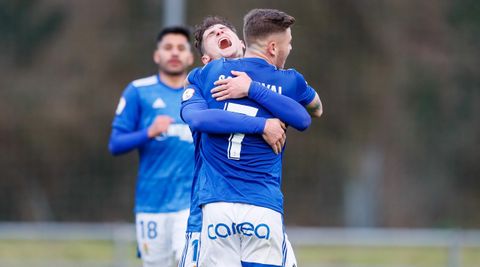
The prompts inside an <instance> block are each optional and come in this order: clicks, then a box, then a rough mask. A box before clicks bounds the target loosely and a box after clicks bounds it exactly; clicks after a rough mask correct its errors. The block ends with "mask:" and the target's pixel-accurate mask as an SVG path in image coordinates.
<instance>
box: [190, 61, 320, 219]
mask: <svg viewBox="0 0 480 267" xmlns="http://www.w3.org/2000/svg"><path fill="white" fill-rule="evenodd" d="M232 70H237V71H244V72H246V73H247V74H248V75H249V76H250V77H251V78H252V80H254V81H257V82H260V83H262V84H264V85H265V86H266V87H267V88H269V89H270V90H272V91H275V92H277V93H279V94H283V95H285V96H288V97H290V98H292V99H294V100H296V101H297V102H299V103H301V104H303V105H306V104H308V103H309V102H310V101H312V100H313V98H314V96H315V91H314V90H313V89H312V88H311V87H309V86H308V85H307V84H306V82H305V80H304V78H303V76H302V75H301V74H299V73H298V72H297V71H295V70H279V69H277V68H275V67H274V66H273V65H270V64H268V63H267V62H266V61H265V60H263V59H259V58H243V59H235V60H227V59H219V60H216V61H212V62H210V63H209V64H207V65H206V66H205V67H204V68H203V69H202V70H201V71H200V72H197V73H196V75H189V81H190V83H191V84H192V85H193V86H192V88H194V89H191V91H190V92H189V94H188V99H185V98H184V106H185V105H188V103H189V102H190V101H192V102H194V101H195V100H196V99H197V98H199V97H200V98H203V99H204V100H206V102H207V104H208V107H209V108H216V109H224V110H227V111H231V112H238V113H242V114H245V115H248V116H259V117H265V118H272V117H273V116H272V114H271V113H270V112H269V111H268V110H266V109H265V108H263V107H262V106H261V105H259V104H258V103H256V102H254V101H252V100H250V99H248V98H242V99H232V100H227V101H216V100H215V99H213V98H212V97H211V93H210V90H211V89H212V88H213V87H214V84H213V83H214V82H215V81H216V80H218V79H225V78H227V77H229V76H230V75H231V71H232ZM187 90H188V89H187ZM191 94H193V95H191ZM184 97H185V95H184ZM200 154H201V158H202V160H203V162H202V166H201V168H200V170H199V171H198V181H197V188H196V191H197V194H198V198H199V199H198V201H199V204H200V205H203V204H207V203H211V202H219V201H223V202H237V203H246V204H251V205H257V206H262V207H266V208H270V209H273V210H276V211H278V212H281V213H283V195H282V192H281V188H280V187H281V171H282V164H281V161H282V154H280V155H276V154H275V153H274V152H273V150H272V148H271V147H270V146H269V145H268V144H267V143H266V142H265V141H264V140H263V138H262V136H261V135H255V134H206V133H202V135H201V150H200Z"/></svg>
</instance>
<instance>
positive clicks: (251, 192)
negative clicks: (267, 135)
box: [182, 10, 321, 266]
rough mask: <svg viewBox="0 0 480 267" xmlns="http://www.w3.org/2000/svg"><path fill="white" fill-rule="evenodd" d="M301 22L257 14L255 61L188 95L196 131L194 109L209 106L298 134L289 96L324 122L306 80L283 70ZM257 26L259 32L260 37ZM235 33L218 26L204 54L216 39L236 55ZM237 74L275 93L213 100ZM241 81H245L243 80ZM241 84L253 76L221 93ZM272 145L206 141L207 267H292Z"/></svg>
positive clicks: (214, 75)
mask: <svg viewBox="0 0 480 267" xmlns="http://www.w3.org/2000/svg"><path fill="white" fill-rule="evenodd" d="M293 21H294V19H293V18H292V17H290V16H288V15H286V14H285V13H283V12H280V11H276V10H254V11H252V12H250V13H249V14H248V15H247V16H246V18H245V26H246V28H245V37H246V38H247V44H248V45H249V46H248V47H247V56H251V58H248V59H245V60H236V61H228V60H221V61H214V62H212V63H211V64H209V65H207V66H206V67H205V68H204V69H203V70H202V71H201V73H199V74H198V75H197V76H198V77H197V78H195V79H194V80H196V81H194V82H193V83H194V84H195V85H197V86H198V87H197V88H196V89H193V88H188V89H187V90H186V91H185V93H184V101H185V105H184V107H183V109H182V114H183V117H184V119H185V120H186V121H187V122H188V123H189V125H190V126H191V127H192V125H194V127H193V128H195V127H198V125H197V124H198V123H197V122H198V118H197V117H196V116H195V115H194V114H190V113H191V112H189V110H190V108H191V106H198V103H199V102H200V100H199V99H202V98H203V99H204V101H206V103H207V105H208V107H209V108H214V109H215V108H216V109H219V108H222V107H223V108H224V109H226V110H228V111H232V112H237V113H243V114H247V115H249V116H252V117H254V118H255V117H257V118H262V117H263V118H270V117H272V115H273V116H278V117H279V118H282V120H285V121H289V122H291V125H292V126H293V127H295V126H294V125H295V119H292V118H291V117H289V115H292V114H294V112H293V113H292V114H289V113H291V111H295V109H288V108H286V106H283V105H281V104H282V102H281V101H283V99H281V97H283V96H281V95H280V94H284V95H287V96H289V97H291V98H293V99H295V100H296V101H298V102H299V103H302V104H303V105H306V106H317V107H319V108H317V110H316V112H314V113H313V114H321V104H319V98H318V95H317V94H316V93H315V91H313V89H311V88H310V87H308V86H307V85H306V83H305V81H304V80H303V77H302V76H301V75H300V74H298V73H297V72H295V71H293V70H289V71H280V70H278V69H277V68H275V66H277V67H283V64H284V63H285V59H286V56H287V55H288V52H289V50H290V40H291V34H290V28H289V27H290V25H292V24H293ZM259 22H261V23H266V24H268V25H267V26H268V27H266V29H263V32H262V29H259V25H260V24H261V23H259ZM252 23H253V24H256V25H255V27H253V29H252V27H251V26H252V25H251V24H252ZM263 26H264V25H263ZM247 27H250V30H249V31H250V32H249V31H247V30H246V29H247ZM259 30H260V32H262V34H263V35H260V36H259V37H258V38H257V39H255V40H250V42H249V41H248V40H249V39H248V37H249V36H251V33H252V31H253V32H256V31H259ZM229 31H230V29H229V27H225V25H222V24H217V25H213V26H211V29H210V28H208V29H207V30H206V31H204V32H203V35H202V36H203V37H204V41H205V43H204V45H203V48H205V47H206V46H207V47H208V45H206V44H207V43H208V40H209V39H208V38H209V36H213V37H214V39H216V41H217V42H216V44H218V45H217V47H218V48H219V49H220V50H223V49H225V48H230V47H233V45H234V44H235V41H232V40H231V39H229V38H232V36H233V35H231V34H225V32H229ZM249 34H250V35H249ZM229 35H230V36H229ZM235 36H236V35H235ZM237 38H238V37H237ZM285 40H286V42H285ZM257 41H258V42H261V43H263V44H266V45H265V47H264V50H263V51H262V50H260V51H262V53H258V54H255V53H254V49H256V48H258V47H259V46H260V43H256V42H257ZM282 41H284V42H282ZM213 43H215V42H213ZM250 44H252V46H250ZM201 47H202V46H201ZM249 49H250V50H249ZM261 58H262V59H261ZM203 59H204V57H202V60H203ZM269 63H271V64H274V65H275V66H272V65H271V64H269ZM249 65H250V68H249ZM232 70H244V71H247V73H249V74H250V75H251V76H252V77H253V78H254V80H256V81H262V82H264V84H265V85H266V86H267V87H269V89H270V90H265V87H264V86H262V85H260V84H259V83H256V82H253V83H252V82H251V80H250V81H249V83H250V84H249V86H247V89H248V91H247V92H246V93H247V95H248V97H249V99H239V100H230V101H227V102H225V101H220V102H217V101H216V100H215V99H214V98H213V97H212V96H211V95H210V89H212V88H211V85H212V84H213V83H214V81H216V80H217V79H220V80H222V78H225V77H227V76H229V75H230V74H231V71H232ZM235 73H236V74H240V76H242V75H243V74H242V73H241V72H234V74H235ZM239 78H243V79H244V80H245V78H248V76H246V74H245V76H244V77H237V78H234V79H228V80H229V81H228V82H226V83H218V82H217V84H219V85H220V87H219V88H216V89H214V93H217V92H224V91H228V90H230V88H231V87H230V85H232V83H233V81H234V80H235V79H239ZM248 79H249V78H248ZM248 79H247V81H248ZM221 87H223V88H221ZM272 91H275V92H277V93H279V94H278V96H279V97H280V99H279V102H278V103H276V104H277V105H279V104H280V105H279V106H280V108H278V106H277V107H275V106H272V103H269V101H265V99H268V97H270V93H272ZM232 92H234V91H230V92H229V93H228V95H226V94H223V95H220V96H218V95H217V99H218V100H221V99H220V98H222V97H223V98H224V99H225V98H230V97H235V94H230V93H232ZM274 94H275V93H274ZM275 95H277V94H275ZM214 96H215V95H214ZM284 98H286V97H284ZM290 100H291V99H290ZM274 104H275V103H274ZM318 109H320V112H318ZM285 110H286V112H285ZM289 124H290V123H289ZM308 124H309V121H308ZM296 125H297V127H299V128H302V126H298V124H296ZM304 126H305V125H304ZM306 126H308V125H306ZM297 127H295V128H297ZM305 128H306V127H305ZM297 129H298V128H297ZM303 129H304V128H303ZM268 145H269V144H267V143H266V142H265V141H264V140H262V138H261V136H260V137H259V136H258V135H244V134H230V135H211V134H202V135H201V137H200V145H199V146H197V149H200V157H201V158H202V164H201V168H200V170H198V179H199V181H200V182H198V183H197V186H198V188H197V189H196V191H197V192H198V196H195V195H193V196H192V199H194V198H197V201H198V203H199V204H200V205H203V226H202V228H201V229H202V245H201V246H202V249H201V250H200V264H199V266H241V265H242V266H284V264H285V262H284V260H285V259H284V257H285V256H286V255H285V246H286V243H285V242H286V240H285V235H284V232H283V224H282V213H283V199H282V198H283V197H282V194H281V192H280V181H281V176H280V173H281V156H279V155H276V153H273V151H272V150H271V149H270V147H269V146H268ZM192 206H193V205H192ZM240 264H241V265H240ZM289 266H293V265H289Z"/></svg>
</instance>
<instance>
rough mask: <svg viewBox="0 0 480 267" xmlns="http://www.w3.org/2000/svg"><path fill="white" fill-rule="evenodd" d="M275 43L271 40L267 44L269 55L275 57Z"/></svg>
mask: <svg viewBox="0 0 480 267" xmlns="http://www.w3.org/2000/svg"><path fill="white" fill-rule="evenodd" d="M277 50H278V49H277V44H276V43H275V42H274V41H271V42H269V43H268V44H267V52H268V54H269V55H270V56H272V57H275V56H276V55H277Z"/></svg>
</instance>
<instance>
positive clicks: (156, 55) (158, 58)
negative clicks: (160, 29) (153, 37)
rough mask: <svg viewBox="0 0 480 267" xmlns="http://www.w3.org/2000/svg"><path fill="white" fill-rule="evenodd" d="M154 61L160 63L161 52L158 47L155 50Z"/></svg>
mask: <svg viewBox="0 0 480 267" xmlns="http://www.w3.org/2000/svg"><path fill="white" fill-rule="evenodd" d="M152 57H153V62H155V63H157V65H158V64H160V53H158V49H155V51H153V56H152Z"/></svg>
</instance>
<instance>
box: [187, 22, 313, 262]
mask: <svg viewBox="0 0 480 267" xmlns="http://www.w3.org/2000/svg"><path fill="white" fill-rule="evenodd" d="M195 39H196V40H195V44H196V46H197V48H199V50H200V52H201V54H202V61H203V63H207V62H209V61H210V60H212V59H216V58H218V57H221V56H224V57H238V55H239V54H242V53H241V52H243V50H241V48H242V47H243V44H242V43H241V42H240V40H239V39H238V36H237V35H236V33H235V29H234V28H233V26H231V24H229V23H228V22H227V21H222V20H221V19H218V18H215V17H207V18H206V19H205V20H204V22H203V23H202V24H201V25H199V26H198V27H197V30H196V32H195ZM239 48H240V49H239ZM239 51H241V52H239ZM285 58H286V57H285ZM207 67H208V66H207ZM232 73H233V74H235V75H239V77H237V78H234V79H231V78H230V79H226V80H222V81H227V80H228V82H224V83H217V84H218V85H220V86H219V87H217V88H215V89H214V90H213V92H214V97H215V98H217V100H224V99H227V98H232V97H237V98H238V97H243V96H248V97H250V98H251V100H254V101H258V103H260V104H261V105H263V107H264V108H266V109H267V110H269V109H271V110H269V111H270V112H272V114H273V115H274V116H277V117H283V118H282V119H284V120H285V121H289V124H290V123H291V125H292V126H293V127H294V128H297V129H299V128H300V129H302V128H303V127H304V126H302V125H299V124H298V123H297V122H298V121H300V122H301V121H302V117H301V116H300V117H297V118H295V117H289V116H288V114H285V112H283V113H282V111H281V110H279V108H278V107H279V106H280V108H281V109H283V110H287V111H289V112H290V113H291V114H295V111H298V110H296V109H295V108H296V107H295V106H290V103H288V101H287V102H283V101H285V99H282V96H281V95H280V94H281V93H282V92H281V91H279V92H278V91H277V92H278V93H280V94H276V93H273V98H272V96H267V95H268V93H270V92H271V90H273V88H265V87H264V86H261V85H260V84H256V86H258V87H259V88H257V89H261V90H262V91H261V93H267V95H265V94H264V96H263V97H259V96H258V95H256V94H251V95H250V94H248V89H249V87H250V83H251V80H250V78H249V77H248V76H247V75H246V74H245V73H242V72H232ZM192 75H195V73H191V74H190V76H192ZM190 76H189V79H194V78H191V77H190ZM236 87H239V88H240V87H243V88H244V89H242V90H246V91H244V92H243V93H239V92H240V91H239V90H236ZM298 87H300V88H305V84H303V85H300V86H298ZM268 89H270V90H268ZM189 90H190V91H189ZM195 90H198V89H194V88H189V89H187V90H186V91H185V94H184V100H185V101H186V103H187V104H186V105H185V106H184V109H183V110H182V111H183V112H184V118H185V117H191V114H189V113H191V110H190V111H186V110H188V109H191V107H192V106H194V105H195V106H197V107H196V108H197V110H198V107H200V106H199V103H201V102H202V101H203V102H204V101H205V100H204V99H203V100H199V99H200V98H198V97H194V96H193V95H194V94H197V96H198V94H199V92H195ZM280 90H281V88H280ZM307 91H308V92H309V94H310V96H308V97H305V98H304V101H300V102H303V103H302V104H304V105H306V106H310V107H311V106H318V108H316V109H315V108H313V109H312V113H313V115H317V116H320V115H321V103H320V100H319V98H318V95H317V94H316V93H315V92H314V91H313V89H311V88H309V89H307ZM202 93H205V91H202ZM242 94H243V95H242ZM287 94H288V92H287ZM312 96H313V98H312ZM275 97H277V98H275ZM190 98H191V99H193V101H188V100H189V99H190ZM283 98H285V97H283ZM289 100H290V101H293V100H292V99H289ZM297 100H298V99H297ZM310 100H311V101H310ZM189 102H190V104H188V103H189ZM270 102H271V103H270ZM191 103H194V104H191ZM227 105H228V104H227ZM272 105H276V107H274V106H272ZM297 105H298V104H297ZM240 106H241V105H240ZM298 106H299V105H298ZM236 107H238V106H236ZM299 107H300V108H302V107H301V106H299ZM241 108H242V107H240V110H241ZM227 109H228V108H227ZM302 109H303V108H302ZM234 112H235V111H234ZM236 112H238V110H237V111H236ZM195 113H197V114H195V116H194V117H196V118H194V124H195V125H198V124H199V122H198V119H199V118H201V117H202V116H198V115H199V114H198V113H199V112H198V111H197V112H195ZM298 113H301V111H300V112H298ZM202 114H205V113H203V112H202ZM239 115H240V114H239ZM251 118H258V117H251ZM190 119H191V118H190ZM186 120H187V121H188V120H189V118H187V119H186ZM292 120H293V121H292ZM295 120H296V121H295ZM201 122H202V123H203V124H206V123H209V122H208V121H203V120H202V121H201ZM227 123H228V122H227ZM308 123H309V122H308ZM189 124H190V123H189ZM303 129H304V128H303ZM237 133H245V132H242V131H238V132H237ZM194 135H195V131H194ZM235 136H237V137H238V136H239V135H238V134H235V135H233V134H232V135H231V136H230V137H233V138H232V139H234V138H235ZM263 136H264V135H263ZM264 139H265V138H264ZM265 141H267V140H266V139H265ZM283 141H284V140H283ZM240 142H242V141H240ZM267 143H268V141H267ZM231 145H232V146H235V145H238V143H237V144H235V142H232V143H231ZM269 145H271V144H270V143H269ZM281 145H283V143H281ZM228 148H229V149H230V148H231V147H230V145H229V147H228ZM272 148H273V150H274V151H275V150H276V149H275V146H274V145H273V146H272ZM280 150H281V148H280ZM276 152H279V151H276ZM236 160H240V159H239V158H238V159H236ZM207 165H208V164H207ZM194 186H195V185H194ZM192 197H193V199H195V197H196V196H195V195H193V196H192ZM196 201H198V199H197V200H194V201H193V202H192V215H193V214H195V212H194V209H195V205H194V204H193V203H194V202H196ZM232 202H235V201H232ZM239 203H246V202H245V201H239ZM192 215H191V217H190V218H189V230H190V231H193V232H194V233H187V239H189V241H191V242H192V244H190V245H191V247H188V245H189V243H187V244H186V245H187V247H186V251H185V253H186V254H185V256H184V258H183V259H182V261H183V263H184V265H181V266H191V265H189V262H190V258H191V257H192V255H193V259H195V258H198V251H197V250H196V248H198V246H199V245H198V240H196V239H195V234H196V233H195V231H199V230H200V229H202V227H201V226H198V223H192V221H194V220H193V219H192V218H193V217H194V216H192ZM198 220H201V214H200V216H197V220H196V221H198ZM239 223H240V222H239ZM234 224H235V222H232V224H231V226H229V227H231V229H228V230H227V228H228V227H227V228H225V229H223V230H222V231H225V230H226V231H227V232H230V234H232V231H233V234H232V235H239V234H240V235H241V233H243V234H244V235H245V236H251V235H252V229H249V227H251V226H252V224H251V223H247V224H245V223H243V224H242V223H240V224H239V225H237V227H235V226H234ZM195 225H196V226H195ZM225 225H226V224H217V225H216V226H215V231H216V230H217V227H219V228H221V227H223V226H225ZM191 226H194V227H191ZM210 226H212V229H213V227H214V226H213V225H210ZM204 227H205V225H204ZM267 227H268V226H267ZM195 229H196V230H195ZM212 229H210V227H208V230H207V231H208V233H207V235H208V237H209V238H210V239H217V238H218V236H210V234H212V233H213V232H211V231H210V230H212ZM204 230H205V228H204ZM235 232H237V233H235ZM247 232H248V233H247ZM204 233H205V231H204ZM225 233H226V232H224V233H221V234H219V236H220V237H223V238H224V237H226V235H225ZM213 235H215V233H213ZM245 236H244V237H243V238H245ZM267 239H268V238H267ZM233 242H235V241H233ZM247 243H248V242H245V243H244V244H243V245H245V244H247ZM223 245H225V244H223ZM223 245H221V246H223ZM230 245H231V244H230ZM230 245H229V244H228V243H227V246H226V247H224V248H222V249H225V250H223V252H221V253H223V254H224V255H223V258H222V257H218V258H217V256H218V254H217V255H216V254H215V253H213V254H211V253H208V252H206V253H204V251H203V248H202V250H201V255H203V257H205V258H209V259H210V258H212V257H213V258H214V260H213V261H208V260H207V261H205V259H203V262H204V266H227V265H228V266H240V259H237V257H235V255H233V254H231V252H232V247H233V246H230ZM243 245H242V246H243ZM229 247H230V248H229ZM250 249H252V248H250ZM233 250H235V249H233ZM282 250H283V256H286V257H287V259H286V262H285V259H283V262H282V259H280V261H281V263H282V264H285V265H284V266H289V267H290V266H296V262H295V257H294V255H293V252H292V251H291V247H290V244H289V242H288V239H286V236H285V237H284V240H283V245H282ZM287 250H288V251H289V252H288V253H287ZM191 251H193V253H192V252H191ZM189 252H190V254H189ZM225 252H227V253H225ZM228 252H230V253H228ZM237 252H238V254H241V258H242V265H244V266H250V265H248V264H258V263H252V262H247V261H244V259H245V260H249V259H254V258H255V256H252V255H250V256H249V255H247V254H248V253H243V252H239V251H237ZM233 253H235V252H233ZM255 253H257V252H255ZM261 253H262V252H261V251H260V252H259V254H261ZM280 254H282V251H280ZM237 256H238V255H237ZM244 256H245V257H244ZM270 256H275V255H273V254H272V255H269V256H267V257H270ZM200 258H201V259H200V260H201V261H202V257H200ZM227 258H230V259H227ZM228 260H231V261H230V262H229V261H228ZM254 260H255V259H254ZM257 260H258V258H257ZM260 261H264V260H261V259H260ZM267 261H268V260H267ZM207 262H208V263H207ZM230 264H231V265H230ZM252 266H253V265H252ZM255 266H257V265H255ZM258 266H266V265H258ZM268 266H270V265H268ZM272 266H273V265H272ZM275 266H276V265H275Z"/></svg>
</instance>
